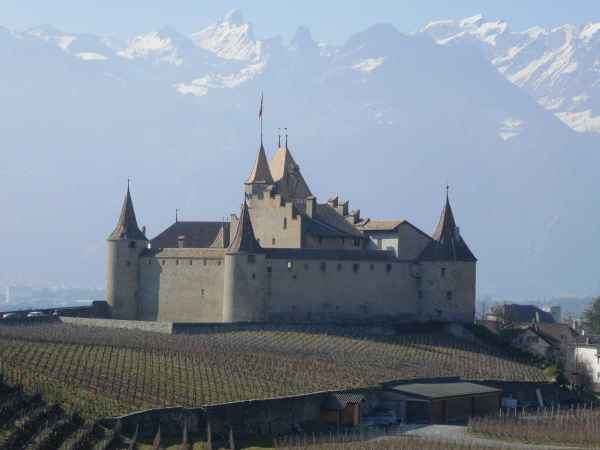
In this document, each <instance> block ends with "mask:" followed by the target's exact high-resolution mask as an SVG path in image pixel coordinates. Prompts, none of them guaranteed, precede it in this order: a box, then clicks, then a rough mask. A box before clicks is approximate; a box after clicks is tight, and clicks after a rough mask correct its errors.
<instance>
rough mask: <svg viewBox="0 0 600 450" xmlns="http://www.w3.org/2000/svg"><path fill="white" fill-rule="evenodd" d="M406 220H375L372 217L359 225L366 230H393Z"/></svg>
mask: <svg viewBox="0 0 600 450" xmlns="http://www.w3.org/2000/svg"><path fill="white" fill-rule="evenodd" d="M403 222H405V221H404V220H373V219H370V220H368V221H366V222H364V223H362V224H360V225H359V228H360V229H362V230H365V231H393V230H395V229H397V228H398V227H399V226H400V225H401V224H402V223H403Z"/></svg>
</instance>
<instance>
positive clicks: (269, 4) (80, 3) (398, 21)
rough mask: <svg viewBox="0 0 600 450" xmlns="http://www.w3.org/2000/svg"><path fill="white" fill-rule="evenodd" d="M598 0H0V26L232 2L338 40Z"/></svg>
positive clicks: (155, 13) (138, 24)
mask: <svg viewBox="0 0 600 450" xmlns="http://www.w3.org/2000/svg"><path fill="white" fill-rule="evenodd" d="M598 1H599V0H494V1H490V0H453V1H450V0H380V1H378V0H368V1H365V0H343V1H342V0H338V1H323V0H302V1H294V2H292V1H282V0H279V1H275V0H265V1H259V0H252V1H250V0H169V1H167V0H53V1H48V0H1V2H0V25H3V26H5V27H9V28H13V29H24V28H28V27H32V26H36V25H40V24H51V25H54V26H56V27H58V28H61V29H63V30H66V31H72V32H91V33H98V34H113V35H116V36H121V37H127V36H130V35H131V34H133V33H136V32H141V31H149V30H154V29H158V28H162V27H163V26H167V25H171V26H174V27H175V28H177V29H178V30H180V31H182V32H186V33H189V32H192V31H197V30H198V29H200V28H202V27H204V26H205V25H207V24H209V23H212V22H214V21H215V20H216V19H218V18H220V17H221V16H223V14H224V13H225V12H227V11H228V10H230V9H233V8H239V9H241V10H242V12H243V13H244V15H245V17H246V18H247V19H248V20H249V21H251V22H253V23H254V24H255V26H256V33H257V35H258V37H261V38H262V37H268V36H272V35H275V34H280V35H282V36H284V37H286V38H288V37H290V35H291V34H292V33H293V32H294V30H295V29H296V28H297V27H298V26H299V25H307V26H309V28H310V29H311V30H312V31H313V34H314V35H315V38H316V39H318V40H321V41H327V42H331V43H338V42H340V41H343V40H344V39H345V38H346V37H348V35H350V34H351V33H353V32H356V31H360V30H362V29H364V28H366V27H368V26H370V25H372V24H374V23H377V22H391V23H393V24H394V25H396V27H397V28H398V29H399V30H401V31H404V32H411V31H414V30H416V29H418V28H420V27H421V26H423V25H424V24H425V23H427V22H428V21H429V20H435V19H442V18H462V17H467V16H471V15H474V14H477V13H483V14H484V15H485V16H486V17H488V18H491V19H492V18H493V19H496V18H499V19H504V20H507V21H509V22H511V24H512V25H513V27H514V29H525V28H528V27H531V26H533V25H541V26H546V27H551V26H556V25H559V24H563V23H567V22H568V23H576V24H579V23H585V22H591V21H600V6H599V3H598Z"/></svg>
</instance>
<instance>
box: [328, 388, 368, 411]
mask: <svg viewBox="0 0 600 450" xmlns="http://www.w3.org/2000/svg"><path fill="white" fill-rule="evenodd" d="M364 401H365V396H364V395H362V394H358V393H354V392H340V393H333V394H329V395H328V396H327V398H326V399H325V401H324V402H323V404H322V405H321V406H322V407H323V408H325V409H330V410H334V411H341V410H342V409H344V408H345V407H346V406H348V405H355V404H357V403H361V402H364Z"/></svg>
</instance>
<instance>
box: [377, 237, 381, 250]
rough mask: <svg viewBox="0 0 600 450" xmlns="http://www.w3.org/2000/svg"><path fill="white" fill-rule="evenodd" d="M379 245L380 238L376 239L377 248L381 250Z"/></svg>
mask: <svg viewBox="0 0 600 450" xmlns="http://www.w3.org/2000/svg"><path fill="white" fill-rule="evenodd" d="M381 247H382V242H381V238H378V239H377V248H378V249H379V250H381Z"/></svg>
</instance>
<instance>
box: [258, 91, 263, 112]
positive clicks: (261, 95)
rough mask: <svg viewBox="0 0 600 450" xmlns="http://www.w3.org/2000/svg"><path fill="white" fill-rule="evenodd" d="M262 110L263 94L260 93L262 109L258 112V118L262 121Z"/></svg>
mask: <svg viewBox="0 0 600 450" xmlns="http://www.w3.org/2000/svg"><path fill="white" fill-rule="evenodd" d="M262 109H263V93H262V92H261V93H260V109H259V110H258V118H259V119H262Z"/></svg>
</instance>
